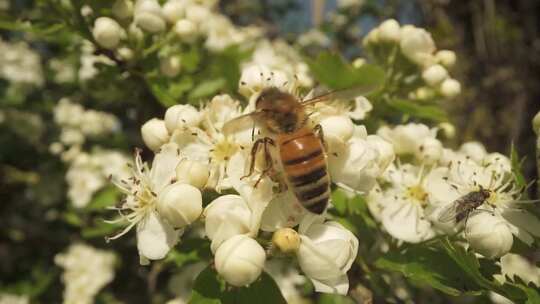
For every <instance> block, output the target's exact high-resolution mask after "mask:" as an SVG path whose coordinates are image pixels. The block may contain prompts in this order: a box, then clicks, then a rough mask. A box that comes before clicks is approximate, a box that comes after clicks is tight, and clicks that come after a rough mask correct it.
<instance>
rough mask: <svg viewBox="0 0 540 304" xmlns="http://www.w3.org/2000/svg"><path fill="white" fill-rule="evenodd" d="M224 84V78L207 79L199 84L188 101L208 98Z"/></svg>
mask: <svg viewBox="0 0 540 304" xmlns="http://www.w3.org/2000/svg"><path fill="white" fill-rule="evenodd" d="M225 84H226V80H225V78H222V77H220V78H216V79H209V80H206V81H203V82H201V83H199V84H198V85H197V86H196V87H195V88H194V89H193V91H191V93H190V94H189V99H190V100H195V99H200V98H203V97H207V96H210V95H212V94H215V93H217V92H218V91H219V90H221V89H222V88H223V87H224V86H225Z"/></svg>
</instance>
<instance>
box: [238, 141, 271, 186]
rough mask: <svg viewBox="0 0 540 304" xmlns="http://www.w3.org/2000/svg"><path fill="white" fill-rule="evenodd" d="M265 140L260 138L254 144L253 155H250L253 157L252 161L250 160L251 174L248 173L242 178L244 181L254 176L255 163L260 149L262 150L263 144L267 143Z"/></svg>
mask: <svg viewBox="0 0 540 304" xmlns="http://www.w3.org/2000/svg"><path fill="white" fill-rule="evenodd" d="M265 138H266V137H265ZM265 138H259V139H257V141H255V143H254V144H253V147H252V148H251V153H250V155H251V156H250V158H251V159H250V163H249V172H248V174H246V175H244V176H242V177H241V178H240V179H244V178H246V177H249V176H251V175H252V174H253V172H254V171H255V161H256V157H257V152H258V151H259V148H260V146H261V144H263V143H265Z"/></svg>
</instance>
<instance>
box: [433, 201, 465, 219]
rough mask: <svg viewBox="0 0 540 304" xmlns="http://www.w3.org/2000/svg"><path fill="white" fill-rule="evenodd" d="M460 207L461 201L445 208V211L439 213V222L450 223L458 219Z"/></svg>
mask: <svg viewBox="0 0 540 304" xmlns="http://www.w3.org/2000/svg"><path fill="white" fill-rule="evenodd" d="M459 205H460V200H459V199H458V200H456V201H454V202H452V203H450V204H449V205H447V206H445V207H444V209H443V210H442V211H441V212H440V213H439V216H438V217H437V220H438V221H439V222H441V223H449V222H451V221H453V220H455V219H456V215H457V213H458V206H459Z"/></svg>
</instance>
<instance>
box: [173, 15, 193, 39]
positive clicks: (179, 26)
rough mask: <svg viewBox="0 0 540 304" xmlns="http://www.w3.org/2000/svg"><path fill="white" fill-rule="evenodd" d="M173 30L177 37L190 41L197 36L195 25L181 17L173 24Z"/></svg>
mask: <svg viewBox="0 0 540 304" xmlns="http://www.w3.org/2000/svg"><path fill="white" fill-rule="evenodd" d="M174 32H175V33H176V35H177V36H178V37H179V38H182V39H184V40H186V41H191V40H193V38H195V37H196V36H197V26H196V25H195V23H193V22H192V21H190V20H187V19H181V20H178V22H176V23H175V24H174Z"/></svg>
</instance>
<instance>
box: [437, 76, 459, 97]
mask: <svg viewBox="0 0 540 304" xmlns="http://www.w3.org/2000/svg"><path fill="white" fill-rule="evenodd" d="M459 93H461V84H460V83H459V82H458V81H457V80H455V79H452V78H446V79H445V80H444V81H443V82H442V83H441V94H442V95H443V96H444V97H447V98H453V97H456V96H457V95H458V94H459Z"/></svg>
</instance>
